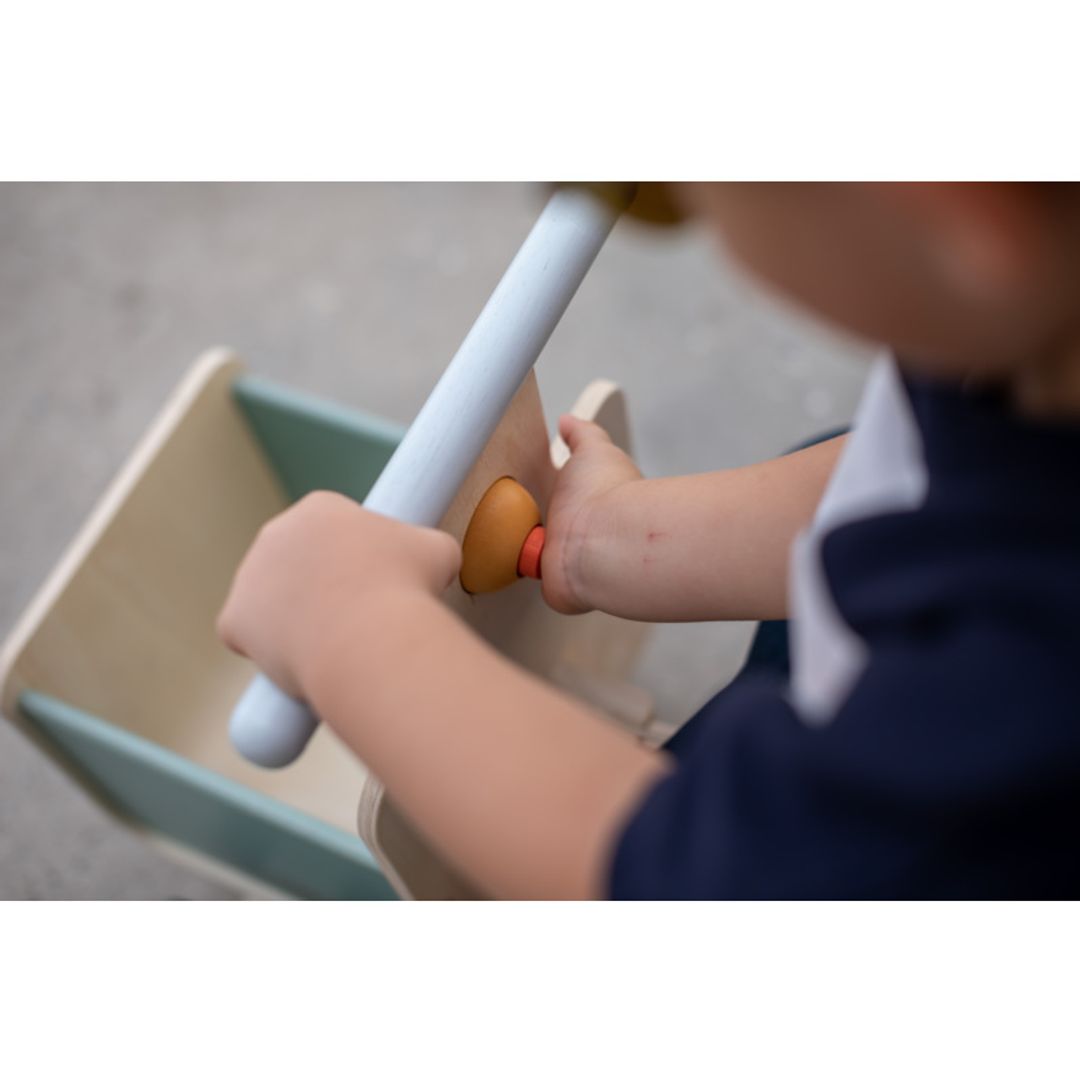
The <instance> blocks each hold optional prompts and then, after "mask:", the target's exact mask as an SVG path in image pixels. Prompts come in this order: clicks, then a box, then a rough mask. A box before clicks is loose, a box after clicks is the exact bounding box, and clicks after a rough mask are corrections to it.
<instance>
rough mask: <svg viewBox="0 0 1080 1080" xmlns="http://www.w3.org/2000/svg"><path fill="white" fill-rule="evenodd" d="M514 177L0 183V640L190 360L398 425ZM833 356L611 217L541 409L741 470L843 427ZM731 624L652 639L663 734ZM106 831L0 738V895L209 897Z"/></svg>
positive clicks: (496, 261)
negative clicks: (600, 390) (584, 407)
mask: <svg viewBox="0 0 1080 1080" xmlns="http://www.w3.org/2000/svg"><path fill="white" fill-rule="evenodd" d="M542 198H543V192H542V190H541V189H539V188H537V187H530V186H526V185H441V184H440V185H411V184H404V185H381V184H380V185H364V184H361V185H351V184H348V185H346V184H341V185H248V184H241V185H171V184H165V185H84V184H78V185H3V186H0V635H3V634H6V632H7V630H8V629H9V628H10V626H11V624H12V623H13V622H14V620H15V618H16V616H17V615H18V614H19V613H20V611H21V610H22V609H23V607H24V606H25V605H26V603H27V602H28V600H29V599H30V597H31V595H32V594H33V592H34V591H35V589H36V588H37V587H38V585H39V584H40V582H41V581H42V579H43V578H44V577H45V576H46V575H47V573H48V572H49V570H50V568H51V567H52V565H53V563H54V562H55V560H56V558H57V556H58V555H59V554H60V552H61V550H62V548H63V547H64V545H65V544H66V543H67V541H68V540H69V539H70V537H71V536H72V535H73V534H74V532H75V531H76V529H77V528H78V526H79V525H80V523H81V522H82V520H83V518H84V516H85V515H86V514H87V512H88V511H89V509H90V508H91V506H92V504H93V503H94V501H95V499H96V498H97V497H98V495H99V494H100V492H101V491H102V489H103V487H104V486H105V485H106V484H107V483H108V481H109V479H110V478H111V477H112V475H113V473H114V472H115V471H116V469H117V468H118V466H119V465H120V463H121V462H122V461H123V460H124V458H125V456H126V455H127V453H128V452H129V451H130V449H131V447H132V445H133V444H134V442H135V440H136V439H137V438H138V436H139V435H140V433H141V432H142V430H143V428H144V427H145V425H146V424H147V423H148V421H149V420H150V419H151V417H152V416H153V415H154V413H155V412H156V410H157V409H158V406H159V405H160V403H161V401H162V400H163V398H164V397H165V395H166V394H167V393H168V391H169V390H170V388H171V387H172V386H173V385H174V384H175V383H176V382H177V380H178V379H179V378H180V376H181V374H182V372H183V371H184V369H185V368H186V367H187V366H188V364H189V363H190V362H191V360H192V359H193V358H194V357H195V356H196V355H197V354H198V353H199V352H200V351H202V350H203V349H204V348H205V347H206V346H208V345H212V344H228V345H232V346H235V347H236V348H237V349H239V351H240V352H241V353H242V354H243V355H244V356H246V357H247V359H248V360H249V362H250V364H251V366H252V367H253V368H254V369H255V370H257V371H258V372H260V373H263V374H266V375H268V376H272V377H273V378H275V379H278V380H281V381H284V382H286V383H289V384H291V385H293V386H296V387H299V388H303V389H305V390H308V391H312V392H315V393H318V394H322V395H325V396H329V397H333V398H337V399H340V400H341V401H343V402H346V403H351V404H354V405H358V406H361V407H363V408H364V409H367V410H370V411H373V412H376V413H381V414H382V415H384V416H386V417H389V418H392V419H394V420H397V421H401V422H408V421H409V420H410V419H411V417H412V416H413V415H414V414H415V412H416V410H417V409H418V407H419V406H420V404H421V403H422V401H423V400H424V397H425V395H426V393H427V391H428V390H429V389H430V387H431V386H432V385H433V383H434V381H435V379H436V377H437V376H438V374H439V372H440V371H441V369H442V368H443V366H444V365H445V364H446V362H447V360H448V359H449V358H450V356H451V355H452V354H453V352H454V350H455V348H456V347H457V345H458V344H459V342H460V340H461V338H462V337H463V336H464V334H465V332H466V331H467V330H468V328H469V325H470V323H471V321H472V319H473V317H474V316H475V314H476V313H477V311H478V310H479V309H480V307H481V306H482V304H483V302H484V300H485V299H486V297H487V295H488V293H489V292H490V290H491V288H492V287H493V285H494V284H495V282H496V281H497V280H498V277H499V274H500V272H501V271H502V270H503V268H504V267H505V265H506V263H507V262H508V260H509V259H510V257H511V256H512V255H513V253H514V251H515V249H516V247H517V245H518V244H519V243H520V241H521V239H522V238H523V237H524V235H525V233H526V231H527V230H528V228H529V226H530V223H531V222H532V220H533V218H534V216H535V215H536V213H537V212H538V209H539V207H540V205H541V202H542ZM861 359H863V355H862V353H861V351H860V350H858V349H856V348H855V347H853V346H852V345H851V344H850V343H846V342H843V341H841V340H840V339H839V338H837V337H835V336H834V335H832V334H831V333H827V332H825V331H823V330H822V329H821V328H820V327H818V326H816V325H814V324H812V323H810V322H809V321H807V320H806V319H805V318H803V317H801V316H796V315H795V314H794V313H793V312H791V311H790V310H788V309H786V308H785V307H783V306H780V305H779V304H778V303H776V302H775V301H773V300H771V299H768V298H766V297H765V296H763V295H762V294H761V293H759V292H757V291H756V289H755V288H754V287H753V286H751V285H750V284H748V283H747V282H746V281H745V280H744V279H742V278H741V277H740V276H739V275H738V274H737V273H736V272H735V271H734V270H733V269H732V267H731V266H730V265H729V264H728V263H727V262H726V261H725V260H724V257H723V255H722V254H721V253H720V252H719V251H718V250H717V249H716V246H715V245H714V243H713V242H712V241H711V240H710V239H709V238H707V237H706V236H704V235H702V234H701V233H700V232H696V231H690V232H682V233H678V234H676V235H670V234H666V233H665V234H660V233H656V232H652V231H643V230H642V229H641V228H635V227H632V226H629V225H626V224H623V225H621V226H620V227H619V228H618V229H617V230H616V232H615V234H614V235H613V236H612V238H611V240H610V241H609V243H608V245H607V247H606V248H605V250H604V251H603V252H602V253H601V255H600V257H599V259H598V260H597V263H596V265H595V267H594V268H593V270H592V272H591V274H590V276H589V277H588V279H587V280H586V282H585V284H584V285H583V287H582V289H581V291H580V294H579V295H578V297H577V298H576V299H575V301H574V303H573V305H572V307H571V309H570V311H569V312H568V313H567V316H566V318H565V319H564V321H563V323H562V325H561V326H560V327H559V329H558V330H557V331H556V333H555V335H554V337H553V338H552V340H551V343H550V344H549V346H548V348H547V351H546V352H545V354H544V356H543V358H542V360H541V363H540V365H539V368H538V372H539V379H540V386H541V390H542V392H543V394H544V398H545V401H546V403H547V407H548V411H549V418H550V419H553V418H554V417H555V416H556V415H557V413H558V411H559V410H561V409H564V408H566V407H568V406H569V404H570V403H571V402H572V401H573V399H574V397H575V396H576V393H577V391H578V390H579V389H580V388H581V387H582V386H583V385H584V384H585V383H586V382H587V381H588V380H589V379H591V378H593V377H595V376H599V375H603V376H608V377H610V378H613V379H615V380H616V381H618V382H619V383H620V384H621V385H622V386H623V387H625V389H626V391H627V394H628V399H629V403H630V408H631V415H632V422H633V427H634V434H635V437H636V442H637V452H638V458H639V460H640V462H641V464H642V466H643V468H644V469H645V471H646V472H647V473H649V474H653V475H664V474H672V473H680V472H691V471H700V470H707V469H713V468H720V467H725V466H731V465H738V464H743V463H747V462H751V461H754V460H758V459H761V458H764V457H766V456H770V455H774V454H776V453H778V452H779V451H781V450H782V449H784V448H785V447H786V446H789V445H790V444H792V443H794V442H796V441H798V440H800V439H802V438H804V437H806V436H809V435H811V434H813V433H815V432H818V431H820V430H822V429H824V428H827V427H830V426H833V425H836V424H838V423H842V422H844V421H846V420H847V419H849V417H850V415H851V412H852V408H853V405H854V402H855V400H856V398H857V396H858V392H859V388H860V385H861V382H862V378H863V374H864V365H863V364H862V363H860V360H861ZM748 630H749V628H748V627H747V626H746V625H743V624H727V625H722V624H716V625H683V626H666V627H662V628H660V629H659V630H658V632H657V633H656V634H655V636H654V638H653V640H652V642H651V644H650V646H649V649H648V652H647V654H646V656H645V657H644V659H643V661H642V664H641V667H640V670H639V672H638V676H637V677H638V680H639V681H640V682H641V683H643V684H644V685H646V686H648V687H650V688H651V689H652V690H653V691H654V692H655V694H656V696H657V699H658V702H659V705H660V709H661V713H662V714H663V715H664V716H665V717H666V718H670V719H671V720H677V719H680V718H683V717H686V716H688V715H689V714H690V713H691V712H692V711H693V710H695V709H696V708H697V706H698V705H700V704H701V703H702V702H703V701H704V700H705V699H706V698H707V697H708V696H709V695H710V694H711V693H713V692H714V691H715V690H716V689H717V688H719V687H720V686H722V685H723V684H724V683H725V682H726V681H727V680H728V679H729V678H730V677H731V676H732V674H733V673H734V672H735V671H736V670H737V668H738V665H739V663H740V661H741V658H742V655H743V652H744V650H745V647H746V641H747V635H748ZM230 895H231V893H230V892H229V891H228V890H226V889H224V888H222V887H221V886H219V885H217V884H214V883H212V882H209V881H207V880H204V879H203V878H201V877H200V876H199V875H198V874H196V873H195V872H193V871H191V870H190V869H182V868H180V867H179V866H176V865H174V864H172V863H171V862H169V861H167V860H166V859H165V858H164V857H163V856H161V855H159V854H157V853H155V852H154V851H152V850H151V849H150V848H149V847H148V846H147V845H146V844H144V843H143V842H141V841H140V840H138V839H137V838H135V837H133V836H132V835H130V834H129V833H128V832H127V831H125V830H124V829H123V828H121V827H119V826H118V825H116V824H114V823H113V822H112V821H111V819H109V818H108V817H106V815H105V814H104V813H102V812H101V811H100V810H99V809H98V808H97V807H96V805H94V804H93V803H92V802H91V801H90V800H88V799H87V798H86V797H84V796H83V795H82V794H81V793H80V792H78V791H76V790H75V789H74V788H73V786H72V785H71V784H70V783H69V782H68V781H67V780H66V779H65V778H64V777H63V775H62V774H60V773H59V772H58V771H57V770H56V769H55V768H54V767H53V766H51V765H50V764H49V763H48V762H46V761H45V760H44V759H43V758H42V757H41V755H40V754H39V753H38V752H36V750H35V749H34V748H33V747H31V746H30V745H28V744H27V742H26V741H25V740H24V739H23V738H22V737H21V736H19V735H18V734H17V733H16V732H14V731H13V730H12V729H11V728H10V727H9V726H8V725H7V724H0V899H14V898H53V899H60V898H116V899H120V898H123V899H128V898H155V897H162V898H164V897H186V898H192V899H203V898H217V897H227V896H230Z"/></svg>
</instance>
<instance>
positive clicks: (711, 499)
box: [577, 437, 844, 622]
mask: <svg viewBox="0 0 1080 1080" xmlns="http://www.w3.org/2000/svg"><path fill="white" fill-rule="evenodd" d="M843 443H844V437H840V438H836V439H830V440H828V441H827V442H823V443H818V444H816V445H814V446H811V447H808V448H807V449H805V450H801V451H799V452H797V453H794V454H789V455H787V456H785V457H781V458H776V459H775V460H772V461H766V462H762V463H761V464H758V465H750V466H747V467H745V468H740V469H729V470H726V471H724V472H714V473H704V474H701V475H697V476H679V477H671V478H669V479H662V480H639V481H635V482H634V483H632V484H627V485H625V486H624V487H622V488H620V489H619V490H618V491H616V492H614V493H613V496H612V498H611V500H610V502H609V503H608V504H607V505H606V506H605V507H604V510H603V512H602V513H601V514H599V515H598V518H594V519H593V520H591V521H590V523H589V528H588V530H587V531H586V533H585V534H584V535H583V536H582V538H581V540H580V544H581V548H580V551H579V553H578V555H577V565H578V567H579V570H578V574H577V580H578V582H579V591H580V593H581V597H582V599H583V601H585V602H586V603H588V604H589V605H590V606H592V607H596V608H599V609H600V610H602V611H607V612H610V613H611V614H613V615H621V616H623V617H624V618H630V619H644V620H648V621H655V622H662V621H668V622H679V621H697V620H707V619H777V618H784V617H785V616H786V615H787V576H788V552H789V549H790V547H791V542H792V540H793V539H794V537H795V534H796V533H797V532H798V531H799V530H800V529H801V528H803V526H805V525H806V524H807V523H808V522H809V521H810V519H811V517H812V516H813V514H814V511H815V509H816V508H817V505H818V502H819V500H820V498H821V494H822V492H823V491H824V489H825V485H826V483H827V482H828V479H829V476H830V475H831V473H832V469H833V466H834V465H835V463H836V459H837V456H838V455H839V453H840V449H841V448H842V446H843Z"/></svg>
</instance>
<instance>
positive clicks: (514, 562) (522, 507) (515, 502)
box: [461, 476, 543, 593]
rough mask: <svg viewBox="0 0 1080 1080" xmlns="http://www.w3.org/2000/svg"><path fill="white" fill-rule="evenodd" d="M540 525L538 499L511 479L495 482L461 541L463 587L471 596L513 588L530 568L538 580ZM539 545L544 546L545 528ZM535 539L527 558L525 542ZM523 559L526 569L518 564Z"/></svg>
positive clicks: (477, 505) (486, 493) (531, 575)
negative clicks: (537, 549) (538, 528)
mask: <svg viewBox="0 0 1080 1080" xmlns="http://www.w3.org/2000/svg"><path fill="white" fill-rule="evenodd" d="M539 524H540V508H539V507H538V506H537V505H536V500H535V499H534V498H533V497H532V496H531V495H530V494H529V493H528V492H527V491H526V490H525V489H524V488H523V487H522V486H521V485H520V484H519V483H518V482H517V481H516V480H513V479H511V478H510V477H509V476H504V477H502V478H501V479H500V480H496V481H495V483H494V484H492V485H491V487H489V488H488V489H487V491H486V492H484V497H483V498H482V499H481V500H480V502H478V503H477V504H476V509H475V510H474V511H473V516H472V520H471V521H470V522H469V527H468V528H467V529H466V530H465V538H464V539H463V540H462V542H461V587H462V588H463V589H464V590H465V591H466V592H468V593H486V592H495V591H496V590H497V589H504V588H506V586H507V585H512V584H513V583H514V582H515V581H517V579H518V578H519V577H521V576H522V574H525V573H527V572H528V569H534V570H535V571H536V573H535V574H529V576H530V577H539V576H540V573H539V566H540V556H539V552H538V551H535V552H534V549H535V546H536V538H535V537H534V536H533V534H534V532H535V531H536V529H537V526H538V525H539ZM539 532H540V546H541V548H542V547H543V529H540V530H539ZM530 539H531V540H532V544H531V547H530V553H529V555H528V556H524V553H523V551H522V548H524V547H525V542H526V540H530ZM523 557H524V562H525V567H526V568H528V569H522V570H520V571H519V569H518V564H519V562H521V561H522V559H523Z"/></svg>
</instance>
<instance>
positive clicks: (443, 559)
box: [421, 529, 461, 593]
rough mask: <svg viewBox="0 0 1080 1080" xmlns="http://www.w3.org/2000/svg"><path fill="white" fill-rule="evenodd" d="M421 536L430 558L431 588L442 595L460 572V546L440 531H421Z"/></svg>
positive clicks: (447, 534)
mask: <svg viewBox="0 0 1080 1080" xmlns="http://www.w3.org/2000/svg"><path fill="white" fill-rule="evenodd" d="M421 535H422V537H423V543H424V545H425V546H426V548H427V556H428V557H429V558H430V564H429V565H430V567H431V583H432V586H433V587H434V589H435V591H436V593H442V592H443V591H444V590H445V589H446V588H447V587H448V586H449V585H450V583H451V582H452V581H453V580H454V578H456V577H457V576H458V573H459V572H460V570H461V545H460V544H458V542H457V541H456V540H455V539H454V538H453V537H452V536H451V535H450V534H449V533H444V532H443V531H442V530H441V529H423V530H421Z"/></svg>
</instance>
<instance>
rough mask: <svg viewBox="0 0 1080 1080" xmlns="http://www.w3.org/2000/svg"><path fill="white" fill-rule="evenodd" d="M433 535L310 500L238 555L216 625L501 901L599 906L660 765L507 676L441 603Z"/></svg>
mask: <svg viewBox="0 0 1080 1080" xmlns="http://www.w3.org/2000/svg"><path fill="white" fill-rule="evenodd" d="M458 559H459V551H458V548H457V545H456V544H455V543H454V542H453V541H452V540H451V539H450V538H449V537H447V536H446V535H445V534H443V533H439V532H436V531H435V530H428V529H416V528H413V527H411V526H406V525H401V524H399V523H397V522H392V521H389V520H387V519H386V518H382V517H380V516H378V515H376V514H372V513H370V512H369V511H366V510H363V509H362V508H361V507H359V506H357V505H356V504H355V503H352V502H351V501H349V500H347V499H345V498H342V497H340V496H336V495H329V494H320V495H316V496H309V497H308V498H307V499H305V500H303V501H302V502H301V503H299V504H298V505H297V506H296V507H294V508H293V509H291V510H289V511H287V512H286V513H285V514H283V515H281V516H280V517H279V518H277V519H275V521H274V522H272V523H271V524H270V525H269V526H267V527H266V528H265V529H264V530H263V532H262V533H261V534H260V536H259V539H258V540H257V541H256V543H255V544H254V545H253V547H252V549H251V551H250V552H249V553H248V555H247V557H246V558H245V560H244V563H243V564H242V566H241V568H240V570H239V571H238V573H237V576H236V580H235V581H234V583H233V588H232V591H231V593H230V595H229V599H228V601H227V603H226V605H225V609H224V610H223V612H222V615H221V618H220V621H219V630H220V632H221V634H222V637H223V638H224V639H225V641H226V642H227V643H228V644H229V645H230V646H231V647H232V648H234V649H237V650H238V651H240V652H243V653H245V654H246V655H248V656H250V657H252V659H254V660H255V662H256V663H257V664H258V665H259V667H260V668H261V669H262V670H263V671H264V672H266V673H267V674H268V675H269V676H270V677H271V678H272V679H273V680H274V682H275V683H277V685H278V686H280V687H281V688H282V689H284V690H286V691H287V692H289V693H292V694H294V695H296V696H298V697H302V698H304V699H306V700H307V701H309V702H310V703H311V705H312V706H313V707H314V709H315V711H316V712H317V713H318V714H319V715H320V716H321V717H322V719H323V720H325V721H326V722H327V723H328V724H329V725H330V726H331V727H332V728H333V729H334V730H335V731H336V732H337V734H338V735H339V736H341V738H342V739H344V741H345V742H346V743H347V744H348V745H349V746H350V747H351V748H352V749H353V750H354V751H355V752H356V753H357V754H358V755H359V756H360V757H361V758H362V759H363V760H364V761H365V762H366V763H367V764H368V765H369V766H370V767H371V768H372V769H373V770H374V772H375V773H376V774H377V775H378V776H379V778H380V779H381V780H382V781H383V782H384V783H385V784H386V787H387V789H388V790H389V791H390V792H391V793H392V794H393V796H394V800H395V802H397V803H398V805H399V806H400V807H401V808H402V809H403V810H404V811H405V813H406V814H408V815H409V817H410V818H411V819H412V821H413V822H414V824H416V825H417V827H418V828H419V829H420V830H421V831H422V832H423V833H424V834H425V835H426V836H428V838H429V839H430V840H431V841H432V842H433V843H435V845H436V846H437V847H438V848H439V849H440V850H441V851H442V852H443V853H444V854H445V855H446V856H447V857H449V858H450V859H451V861H453V862H454V863H455V864H456V865H457V866H458V867H459V868H460V869H462V870H463V871H464V872H465V873H466V874H467V875H468V876H469V877H470V878H471V879H472V880H473V881H475V882H476V883H477V884H479V885H481V886H482V887H484V888H486V889H488V890H490V891H491V892H492V893H494V894H495V895H498V896H525V897H539V896H564V897H588V896H599V895H601V894H602V893H603V891H604V889H605V887H606V877H607V870H608V866H609V862H610V857H611V852H610V847H611V845H612V844H613V843H614V840H615V837H616V836H617V835H618V833H619V830H620V826H621V824H622V822H623V821H624V820H625V819H626V818H627V817H628V816H629V814H630V812H631V810H632V809H633V807H634V805H635V804H636V803H637V801H638V800H639V799H640V798H641V797H642V796H643V795H644V793H645V791H646V790H647V789H648V788H649V787H650V786H651V785H652V784H653V783H655V782H656V781H657V780H658V779H659V778H660V777H661V776H662V775H663V774H664V773H665V771H666V769H667V765H666V763H665V762H666V759H665V758H664V757H663V756H661V755H657V754H655V753H652V752H651V751H648V750H646V749H644V748H643V747H641V746H640V745H639V744H638V743H636V742H635V741H634V740H632V739H630V738H628V737H627V736H625V735H624V734H623V733H621V732H620V731H618V730H617V729H616V728H615V727H613V726H612V725H611V724H609V723H607V722H605V721H604V720H602V719H600V718H598V717H597V716H595V715H593V714H592V713H590V712H589V711H588V710H587V709H585V708H584V707H582V706H581V705H578V704H576V703H574V702H573V701H571V700H570V699H568V698H566V697H564V696H563V695H561V694H559V693H557V692H556V691H555V690H553V689H551V688H550V687H548V686H547V685H545V684H544V683H542V682H541V681H539V680H537V679H535V678H533V677H532V676H530V675H528V674H526V673H525V672H523V671H521V670H520V669H519V668H517V667H515V666H514V665H513V664H511V663H510V662H509V661H507V660H505V659H503V658H502V657H501V656H499V655H498V654H497V653H496V652H495V651H494V650H493V649H491V648H490V647H488V646H487V645H486V644H485V643H484V642H482V641H481V640H480V639H478V638H477V637H476V636H475V635H474V634H473V633H472V632H471V631H470V630H469V629H468V628H467V627H466V626H465V625H464V624H463V623H461V622H460V620H458V619H457V618H456V617H455V616H454V615H453V614H451V613H450V612H449V611H448V610H447V609H446V608H445V607H444V606H443V604H442V603H441V602H440V600H439V599H438V596H439V594H440V593H441V591H442V590H443V589H444V588H445V587H446V585H447V584H448V583H449V581H450V580H452V578H453V576H454V574H456V573H457V567H458Z"/></svg>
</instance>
